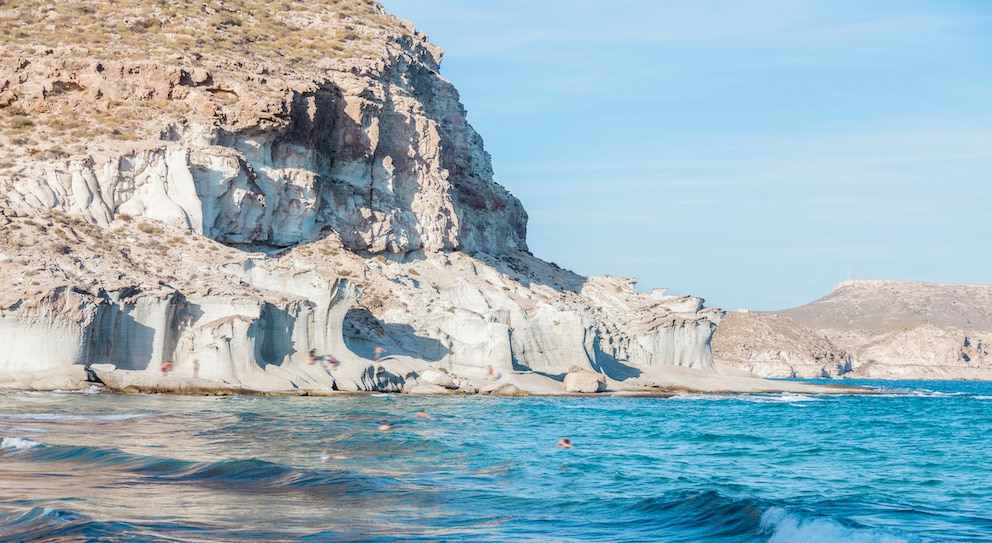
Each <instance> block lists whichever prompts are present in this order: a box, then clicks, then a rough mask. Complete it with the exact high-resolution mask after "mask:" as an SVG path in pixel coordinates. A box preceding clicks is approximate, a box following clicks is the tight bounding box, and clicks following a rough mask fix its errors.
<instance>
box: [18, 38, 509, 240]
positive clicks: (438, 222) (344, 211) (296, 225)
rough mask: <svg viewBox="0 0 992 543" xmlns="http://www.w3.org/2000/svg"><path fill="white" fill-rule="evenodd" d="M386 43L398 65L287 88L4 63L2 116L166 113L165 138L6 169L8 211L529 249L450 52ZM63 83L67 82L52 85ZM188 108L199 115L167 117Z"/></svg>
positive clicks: (180, 69) (126, 67) (297, 79)
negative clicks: (24, 110) (18, 111)
mask: <svg viewBox="0 0 992 543" xmlns="http://www.w3.org/2000/svg"><path fill="white" fill-rule="evenodd" d="M397 32H398V31H397ZM384 39H386V40H387V41H388V42H389V43H391V44H393V48H391V49H390V51H392V52H393V54H395V56H394V57H393V58H391V59H390V62H388V63H384V62H370V63H368V64H366V65H364V66H361V67H357V66H349V65H342V66H337V68H338V69H330V68H328V69H324V70H320V73H321V74H322V75H321V76H320V77H317V75H316V73H312V72H311V71H301V72H299V73H294V74H292V75H293V76H294V77H293V78H287V79H285V80H278V82H277V84H272V83H270V82H268V79H267V78H265V77H262V76H259V75H258V73H259V72H262V73H264V72H267V71H269V68H267V67H265V66H264V65H261V64H259V65H255V66H248V65H236V64H233V65H232V64H231V63H226V62H225V63H220V64H219V66H216V67H215V68H214V70H213V71H211V72H210V73H209V74H201V75H199V76H197V75H196V74H197V70H196V69H193V68H191V67H184V66H182V65H179V66H168V65H161V64H153V63H140V62H133V63H119V62H110V61H101V60H100V59H92V60H88V61H82V60H74V61H66V60H62V59H59V58H53V57H42V58H31V59H25V60H23V61H22V62H17V63H11V62H6V63H3V64H2V65H0V81H5V82H6V83H5V84H4V85H2V87H3V88H6V89H7V92H9V93H13V95H14V96H20V97H21V98H20V99H19V101H18V102H11V104H10V105H9V106H8V109H9V108H13V107H20V106H15V105H14V104H15V103H24V102H26V101H27V100H29V99H30V100H32V103H34V104H36V105H37V107H39V108H42V109H43V110H44V111H49V110H52V109H55V108H56V107H64V106H65V105H66V104H72V103H73V101H79V100H85V99H96V101H97V102H99V101H101V100H103V101H109V100H124V101H128V100H130V101H148V100H151V101H154V100H159V101H161V102H162V103H163V104H164V105H165V106H167V107H165V110H164V111H162V112H159V114H160V115H161V117H160V118H157V119H153V120H150V121H149V122H148V123H146V125H147V126H144V127H143V128H145V132H149V133H152V134H153V135H154V136H155V137H145V138H139V139H137V140H136V141H127V142H113V141H111V142H103V144H101V145H97V144H96V143H92V142H91V143H90V144H88V145H86V146H79V147H78V154H77V153H73V154H71V155H69V156H65V157H62V155H64V154H65V153H60V154H59V155H58V156H57V157H56V158H53V159H49V160H43V161H40V160H32V161H28V162H26V163H24V164H19V165H18V166H19V167H18V168H17V169H16V170H14V171H11V170H9V169H8V170H7V171H6V172H3V173H2V174H0V175H2V178H0V186H2V187H3V188H4V193H5V194H4V199H5V201H4V204H5V206H6V207H7V208H9V209H11V210H12V211H14V212H16V213H22V214H35V213H38V212H39V211H42V210H45V209H57V210H59V211H63V212H66V213H71V214H73V215H77V216H80V217H83V218H84V219H86V220H88V221H92V222H94V223H96V224H100V225H103V226H106V225H108V224H109V223H110V221H111V220H112V219H113V218H114V217H115V216H118V215H122V214H123V215H128V216H131V217H134V218H139V219H140V218H149V219H156V220H160V221H163V222H166V223H168V224H174V225H177V226H181V227H187V228H191V229H193V230H194V231H196V232H197V233H201V234H203V235H205V236H208V237H210V238H212V239H216V240H218V241H221V242H224V243H241V244H248V243H260V244H268V245H275V246H292V245H296V244H299V243H303V242H307V241H312V240H314V239H316V238H317V237H318V236H319V234H320V232H321V230H322V229H324V228H327V229H331V230H333V231H335V232H338V233H339V235H340V237H341V240H342V241H343V242H344V243H345V246H346V247H348V248H349V249H351V250H355V251H366V252H371V253H379V252H392V253H405V252H410V251H417V250H426V251H444V250H467V251H473V252H474V251H482V252H486V253H490V254H501V253H505V252H507V251H511V250H526V248H527V247H526V241H525V237H526V220H527V216H526V213H525V212H524V211H523V208H522V206H521V205H520V202H519V201H518V200H517V199H516V198H514V197H513V196H512V195H510V194H509V193H508V192H507V191H506V190H505V189H504V188H503V187H501V186H499V185H497V184H496V183H494V182H493V180H492V166H491V163H490V158H489V155H488V154H487V153H486V152H485V151H484V150H483V148H482V139H481V138H480V137H479V135H478V134H477V133H476V132H475V131H474V130H473V129H472V127H471V126H469V125H468V123H467V122H466V120H465V111H464V108H463V107H462V106H461V104H460V103H459V102H458V94H457V92H456V91H455V89H454V87H453V86H452V85H451V84H450V83H449V82H448V81H446V80H445V79H444V78H442V77H441V76H440V75H439V74H438V72H437V62H438V61H439V60H440V59H439V57H440V52H439V51H435V52H434V55H436V56H434V55H431V54H428V53H425V51H428V50H426V49H424V47H423V44H422V42H421V41H420V40H413V39H412V38H411V37H410V36H404V35H402V34H396V35H389V36H385V37H384ZM246 76H247V77H246ZM207 82H209V85H207ZM70 83H71V85H70ZM58 85H61V87H58V88H65V89H68V90H63V91H60V92H52V90H51V89H52V88H53V86H58ZM32 95H34V97H33V98H29V97H30V96H32ZM67 96H68V97H67ZM232 101H233V102H232ZM178 108H189V109H191V110H192V111H190V112H188V113H186V114H184V115H183V116H181V117H179V118H178V119H175V118H170V115H169V114H168V111H169V110H170V109H178ZM173 117H174V116H173Z"/></svg>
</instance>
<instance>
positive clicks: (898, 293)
mask: <svg viewBox="0 0 992 543" xmlns="http://www.w3.org/2000/svg"><path fill="white" fill-rule="evenodd" d="M774 313H775V314H776V315H781V316H783V317H789V318H790V319H792V320H794V321H796V322H798V323H801V324H805V325H807V326H828V327H848V326H854V327H873V328H877V327H885V326H893V325H910V324H914V325H919V324H934V325H938V326H953V327H954V328H959V329H961V330H982V331H992V285H953V284H946V283H915V282H908V281H868V280H855V281H844V282H843V283H838V284H837V286H836V287H834V291H833V292H831V293H830V294H828V295H827V296H824V297H823V298H820V299H819V300H816V301H815V302H812V303H809V304H806V305H803V306H800V307H796V308H793V309H786V310H782V311H775V312H774Z"/></svg>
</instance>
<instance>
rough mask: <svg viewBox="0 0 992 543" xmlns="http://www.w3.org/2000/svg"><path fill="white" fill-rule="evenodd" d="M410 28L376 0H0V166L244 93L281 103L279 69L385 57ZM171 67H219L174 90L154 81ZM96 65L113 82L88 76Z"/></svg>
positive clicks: (144, 136) (220, 107)
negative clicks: (391, 40)
mask: <svg viewBox="0 0 992 543" xmlns="http://www.w3.org/2000/svg"><path fill="white" fill-rule="evenodd" d="M407 31H408V30H407V29H404V28H403V24H402V23H401V22H400V21H399V20H398V19H396V18H395V17H392V16H391V15H388V14H387V13H386V12H385V11H384V10H383V8H382V6H380V5H379V4H378V3H376V2H374V1H373V0H316V1H314V0H306V1H304V0H278V1H269V0H226V1H225V0H195V1H193V0H57V1H56V0H16V1H15V0H0V43H2V44H3V45H2V46H0V148H2V149H4V150H6V151H7V152H0V172H2V171H4V170H8V171H10V170H12V169H14V168H16V167H17V163H18V162H19V159H28V160H31V161H53V160H59V159H65V158H68V157H71V156H77V155H86V154H90V153H92V152H94V151H100V150H101V149H102V145H104V144H109V145H113V142H137V141H144V140H158V139H160V137H161V136H162V130H163V127H166V126H169V125H170V124H174V125H183V124H185V123H186V121H187V120H188V119H190V118H191V116H196V115H203V116H206V117H209V118H213V119H216V120H219V121H220V122H221V123H222V124H223V122H224V121H225V119H226V120H230V118H229V117H225V115H236V112H235V110H236V109H237V108H238V107H239V106H240V104H239V101H241V100H243V99H246V100H245V103H247V104H251V103H252V102H258V101H268V102H278V101H279V100H280V99H281V98H282V97H283V96H284V95H283V94H280V93H281V92H282V89H281V88H280V87H278V85H273V84H272V83H273V82H272V81H269V84H268V85H266V78H268V79H272V78H273V74H277V75H278V77H279V78H282V79H284V80H285V79H292V78H293V77H294V76H293V74H296V73H300V74H302V73H307V72H309V71H313V70H319V68H317V66H318V65H321V63H322V62H328V60H330V61H331V62H344V61H345V60H347V59H353V58H370V59H378V58H382V56H383V55H384V51H383V50H382V48H383V47H384V44H385V42H386V40H384V39H383V36H384V35H385V33H387V32H388V33H397V32H399V33H404V32H407ZM336 59H337V60H336ZM41 65H46V66H48V68H47V69H48V73H47V74H46V75H44V76H40V75H39V74H40V73H41V69H40V68H39V66H41ZM63 66H64V68H63ZM168 68H172V69H174V70H183V73H185V74H189V73H192V72H193V71H194V70H201V71H203V72H205V73H210V74H213V75H214V77H213V78H212V79H210V80H207V82H205V83H204V82H198V83H196V85H198V86H199V87H200V89H201V92H199V94H196V93H187V94H186V95H183V96H178V97H177V96H173V95H171V94H170V93H169V92H168V91H166V92H162V90H161V89H162V87H161V85H160V86H158V87H156V83H161V81H156V78H157V79H159V80H161V79H163V78H165V77H167V75H168V74H167V73H166V71H167V69H168ZM94 71H96V72H99V73H101V74H102V75H103V76H105V77H106V78H107V79H108V80H109V81H111V84H112V85H111V86H113V85H117V87H115V88H114V92H112V93H110V94H109V95H108V94H107V92H106V91H107V89H106V88H104V89H103V92H101V89H100V88H97V87H93V86H90V84H89V83H87V82H86V81H82V80H81V77H82V76H81V75H80V74H84V73H86V72H94ZM225 71H226V74H225V73H224V72H225ZM25 74H30V75H25ZM115 74H116V75H115ZM122 74H123V75H122ZM218 76H220V77H218ZM46 77H47V78H49V80H47V81H46V80H45V78H46ZM187 77H188V75H187ZM302 79H306V78H302ZM232 80H233V81H241V82H243V83H245V84H250V85H251V88H252V91H253V92H254V93H256V95H255V96H250V97H246V96H240V97H239V96H238V95H237V94H235V93H233V92H232V91H231V89H230V87H225V86H224V85H225V84H226V83H223V82H224V81H227V82H230V81H232ZM218 81H221V83H220V84H218V83H217V82H218ZM186 84H189V83H186ZM87 87H89V88H87ZM166 88H168V86H166ZM205 95H206V98H204V96H205Z"/></svg>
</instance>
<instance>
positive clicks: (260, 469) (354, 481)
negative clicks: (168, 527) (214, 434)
mask: <svg viewBox="0 0 992 543" xmlns="http://www.w3.org/2000/svg"><path fill="white" fill-rule="evenodd" d="M0 450H2V451H5V452H9V453H10V454H18V455H19V456H20V459H21V460H25V461H33V462H75V463H81V464H86V465H90V466H94V467H99V468H105V469H111V470H120V471H122V472H127V473H133V474H138V475H142V476H145V477H147V479H148V480H149V481H150V482H158V483H174V482H182V483H192V484H201V485H205V486H214V487H217V486H220V487H224V488H225V489H228V490H238V489H242V490H245V491H250V492H259V491H282V490H286V489H295V490H309V491H317V492H322V493H330V494H336V493H340V492H345V491H346V492H348V493H352V494H355V493H359V494H361V493H365V492H368V493H374V492H380V491H386V490H388V489H389V488H399V487H402V486H404V485H405V483H404V484H401V483H400V482H398V481H396V480H394V479H391V478H389V477H383V476H377V477H374V478H370V477H367V476H360V475H357V474H355V473H352V472H350V471H348V470H342V469H321V468H297V467H292V466H286V465H283V464H279V463H275V462H269V461H266V460H259V459H256V458H250V459H231V460H223V461H217V462H194V461H189V460H180V459H175V458H162V457H148V456H140V455H134V454H130V453H126V452H122V451H120V450H117V449H112V448H102V447H86V446H74V445H52V444H45V443H40V442H38V441H33V440H30V439H25V438H21V437H5V438H4V439H3V441H2V442H0Z"/></svg>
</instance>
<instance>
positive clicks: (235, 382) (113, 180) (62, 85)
mask: <svg viewBox="0 0 992 543" xmlns="http://www.w3.org/2000/svg"><path fill="white" fill-rule="evenodd" d="M351 4H354V3H348V2H345V3H342V4H341V6H344V7H347V8H348V9H349V10H350V11H348V12H347V13H346V14H345V15H343V16H341V17H337V16H328V17H312V18H309V19H307V18H304V19H300V20H299V21H298V24H300V25H310V26H309V27H307V28H314V29H316V30H319V31H320V32H324V33H325V34H326V35H328V36H330V35H342V36H345V37H346V38H347V39H349V40H352V41H351V42H350V45H353V46H354V47H356V49H355V51H354V55H353V56H349V55H348V54H347V50H344V51H345V52H344V53H341V51H342V49H340V48H331V49H330V50H329V51H332V52H333V51H337V52H338V53H340V54H338V53H334V55H329V56H319V57H315V58H310V59H301V60H295V61H293V62H289V63H286V62H282V63H281V62H280V61H279V59H278V58H277V56H269V55H263V54H255V55H251V54H247V55H246V54H244V52H243V51H241V50H234V49H223V48H222V47H221V48H220V49H212V50H209V51H208V50H205V51H202V52H195V53H190V52H189V51H175V52H173V53H169V52H168V51H166V52H162V51H161V50H159V49H155V50H149V51H147V52H141V51H140V50H138V51H139V52H141V53H142V54H137V53H136V50H127V49H126V47H127V45H126V44H127V43H132V42H130V41H129V39H130V38H129V37H128V36H124V37H123V38H121V40H120V44H121V45H118V46H114V45H107V46H106V47H105V48H102V49H95V48H88V47H85V46H83V45H82V44H62V45H60V46H58V47H47V46H44V44H41V43H39V44H34V45H32V44H31V43H30V36H31V35H33V34H32V33H31V32H30V30H31V29H26V30H25V31H24V32H25V35H27V36H29V37H28V38H25V39H24V40H22V41H21V42H18V43H17V44H5V45H4V46H3V47H4V49H3V51H2V55H0V91H2V92H0V114H3V115H6V117H7V119H8V120H7V121H4V122H7V123H8V124H7V125H5V126H7V129H8V130H7V131H6V132H5V134H4V135H3V137H4V138H5V139H4V141H5V145H6V146H7V149H8V150H10V153H9V154H8V156H6V157H3V162H2V163H0V226H2V235H0V280H2V285H3V286H2V288H0V372H2V374H3V376H4V377H3V378H2V379H0V387H6V388H32V387H35V388H36V387H41V388H44V383H45V382H44V381H39V379H38V378H36V377H31V376H38V375H42V374H43V372H49V373H50V374H51V375H55V376H57V377H52V378H51V379H50V380H49V383H50V384H51V386H50V387H49V388H60V387H66V388H72V386H71V385H75V386H77V387H83V386H89V383H86V382H85V380H86V379H89V380H90V381H94V382H103V383H104V384H106V385H107V386H110V387H112V388H117V389H120V390H129V391H143V392H180V393H207V392H210V391H211V390H212V391H214V392H215V393H225V394H227V393H238V391H255V392H258V393H298V394H324V393H331V392H334V391H372V390H377V391H394V392H411V391H420V392H425V391H433V392H436V393H442V391H443V392H444V393H451V392H455V393H459V392H461V393H495V394H521V393H528V392H529V393H562V392H564V390H565V389H564V386H563V380H564V378H565V375H566V374H567V373H568V370H569V368H571V367H573V366H575V367H579V368H582V369H583V370H585V371H588V372H590V373H595V374H598V375H599V376H600V379H601V382H603V383H606V387H607V389H608V390H623V389H631V390H658V389H659V388H664V387H671V388H674V389H679V388H680V387H681V388H685V387H684V386H682V384H677V383H675V381H672V382H667V381H665V378H664V377H663V375H662V373H659V371H660V370H661V369H663V368H671V367H682V368H685V369H687V370H688V371H696V372H703V373H705V374H707V375H709V376H710V377H712V376H713V375H715V369H714V366H713V359H712V355H711V351H710V337H711V336H712V334H713V330H714V328H715V327H716V324H717V322H719V320H720V317H721V316H722V314H723V313H722V312H721V311H719V310H714V309H708V308H704V307H703V301H702V300H701V299H699V298H695V297H692V296H664V295H663V293H661V292H660V291H659V292H657V293H655V294H645V293H641V292H637V291H636V290H635V288H634V280H632V279H626V278H614V277H591V278H587V277H581V276H578V275H576V274H574V273H571V272H568V271H566V270H562V269H560V268H558V267H557V266H555V265H553V264H549V263H547V262H544V261H541V260H540V259H539V258H537V257H535V256H533V255H531V254H530V253H529V251H528V249H527V244H526V228H527V215H526V213H525V212H524V210H523V207H522V206H521V204H520V202H519V201H518V200H517V199H516V198H515V197H513V196H512V195H511V194H509V193H508V192H507V191H506V190H505V189H504V188H503V187H501V186H500V185H498V184H496V183H495V182H494V181H493V172H492V167H491V163H490V158H489V155H488V154H487V153H486V151H485V150H484V148H483V145H482V139H481V137H480V136H479V134H477V133H476V132H475V130H473V129H472V127H471V126H470V125H469V124H468V123H467V122H466V112H465V110H464V108H463V107H462V105H461V104H460V103H459V100H458V94H457V92H456V90H455V88H454V87H453V86H452V85H451V84H450V83H449V82H448V81H447V80H445V79H444V78H443V77H442V76H441V75H440V74H439V72H438V70H439V67H440V61H441V55H442V53H441V51H440V49H438V48H437V47H435V46H433V45H431V44H430V43H429V42H428V41H427V38H426V36H424V35H423V34H421V33H419V32H417V31H415V30H414V29H413V27H412V25H410V24H409V23H405V22H402V21H399V20H397V19H395V18H393V17H392V16H390V15H389V14H387V13H385V12H384V11H383V10H382V9H381V7H379V6H377V5H375V4H365V3H359V4H355V5H358V6H359V7H358V8H355V7H354V6H352V5H351ZM60 6H61V4H56V5H55V6H54V8H53V9H55V10H56V11H55V12H53V13H56V15H57V14H58V12H57V10H59V9H63V8H61V7H60ZM348 6H351V7H348ZM344 7H343V8H341V9H344ZM65 9H68V8H65ZM93 9H101V10H106V9H113V7H112V6H103V5H100V6H97V7H94V8H93ZM149 9H158V8H157V7H151V8H149ZM273 9H275V10H277V11H278V10H279V9H281V8H279V6H275V7H274V8H273ZM313 9H324V10H327V9H338V8H332V7H328V6H323V5H320V6H314V7H313ZM8 11H9V10H8ZM8 11H3V10H0V15H3V16H4V17H8V18H9V16H10V13H12V12H10V13H8ZM325 15H327V14H325ZM114 16H115V15H114V14H113V13H110V14H108V15H107V17H109V18H111V19H112V18H113V17H114ZM162 16H163V17H165V15H162ZM287 17H288V15H287ZM5 20H6V19H5ZM187 22H188V21H187ZM250 22H251V21H245V22H244V23H243V24H245V25H248V24H249V23H250ZM252 24H256V23H252ZM294 24H297V23H294ZM156 28H157V27H156ZM342 32H344V33H343V34H342ZM349 33H350V34H349ZM307 35H308V36H309V35H311V34H307ZM317 35H319V32H318V34H317ZM349 36H350V37H349ZM170 39H171V38H170ZM307 39H309V38H307ZM221 42H223V43H227V42H226V41H223V40H220V41H219V42H218V43H221ZM163 43H165V42H163ZM169 43H171V42H169ZM258 43H261V41H259V42H258ZM115 47H117V49H115ZM219 47H220V46H219ZM259 47H261V45H259ZM335 55H336V56H335ZM73 119H76V120H78V119H83V120H84V121H78V122H77V121H73ZM80 122H83V123H84V124H85V125H84V126H80ZM25 131H28V132H25ZM38 138H41V139H45V138H47V141H48V142H49V144H50V145H49V144H46V145H44V146H42V147H44V148H45V149H42V150H39V149H40V148H39V147H37V146H38V145H40V143H39V140H38ZM32 142H33V143H32ZM32 146H34V147H32ZM311 351H313V352H314V353H315V354H316V355H318V356H317V358H316V359H311V357H310V354H309V353H310V352H311ZM331 358H333V363H332V362H331ZM166 362H168V363H169V365H170V368H171V371H168V372H163V371H162V366H163V364H164V363H166ZM79 368H88V371H85V372H81V371H79ZM49 373H45V375H48V374H49ZM494 374H495V375H496V376H497V377H495V378H494V377H493V375H494ZM680 375H681V374H680ZM678 383H684V380H682V381H678ZM710 388H711V389H714V390H719V389H720V388H721V387H720V385H719V384H714V385H712V386H710Z"/></svg>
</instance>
